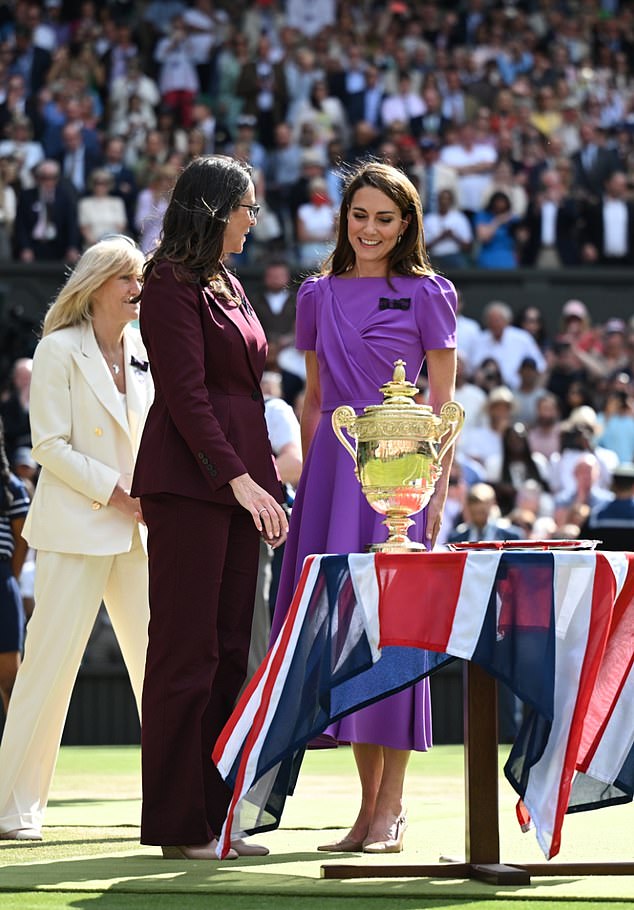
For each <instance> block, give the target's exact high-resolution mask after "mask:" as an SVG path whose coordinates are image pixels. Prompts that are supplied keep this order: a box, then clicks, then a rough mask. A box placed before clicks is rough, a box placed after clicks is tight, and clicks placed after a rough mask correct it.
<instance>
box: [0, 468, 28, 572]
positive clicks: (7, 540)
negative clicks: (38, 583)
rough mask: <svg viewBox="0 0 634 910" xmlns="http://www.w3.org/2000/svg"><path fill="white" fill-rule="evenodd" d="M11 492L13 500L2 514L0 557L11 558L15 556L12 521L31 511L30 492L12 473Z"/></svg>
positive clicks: (0, 516) (0, 517) (0, 519)
mask: <svg viewBox="0 0 634 910" xmlns="http://www.w3.org/2000/svg"><path fill="white" fill-rule="evenodd" d="M9 492H10V494H11V495H12V496H13V502H12V503H11V505H10V506H9V508H8V509H7V511H6V513H4V514H0V559H11V557H12V556H13V551H14V549H15V541H14V539H13V531H12V530H11V521H12V520H14V519H16V518H24V516H25V515H26V513H27V512H28V511H29V503H30V500H29V494H28V493H27V492H26V487H25V486H24V484H23V483H22V481H21V480H19V479H18V478H17V477H16V476H15V474H11V476H10V478H9Z"/></svg>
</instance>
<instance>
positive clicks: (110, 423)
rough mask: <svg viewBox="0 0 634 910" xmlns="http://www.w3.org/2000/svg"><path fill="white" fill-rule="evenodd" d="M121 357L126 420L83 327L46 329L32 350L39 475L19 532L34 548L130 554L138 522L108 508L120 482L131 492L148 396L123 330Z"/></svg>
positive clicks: (136, 347) (146, 380) (138, 351)
mask: <svg viewBox="0 0 634 910" xmlns="http://www.w3.org/2000/svg"><path fill="white" fill-rule="evenodd" d="M124 358H125V359H124V363H125V378H126V406H127V420H126V414H125V410H124V406H123V402H122V401H121V398H120V396H119V393H118V392H117V389H116V387H115V385H114V382H113V381H112V377H111V375H110V372H109V370H108V367H107V366H106V364H105V362H104V359H103V357H102V355H101V352H100V350H99V348H98V346H97V341H96V338H95V335H94V332H93V329H92V325H91V323H90V322H86V323H83V324H82V325H79V326H73V327H72V328H66V329H60V330H59V331H57V332H52V333H51V334H50V335H46V336H45V337H44V338H43V339H42V340H41V341H40V343H39V344H38V346H37V348H36V351H35V354H34V357H33V378H32V385H31V398H30V418H31V436H32V439H33V457H34V458H35V460H36V461H38V462H39V463H40V464H41V465H42V471H41V473H40V477H39V480H38V483H37V487H36V490H35V495H34V497H33V501H32V503H31V508H30V510H29V514H28V515H27V518H26V522H25V524H24V529H23V536H24V537H25V539H26V540H27V541H28V543H29V544H30V546H32V547H34V548H35V549H36V550H53V551H55V552H58V553H81V554H87V555H91V556H105V555H110V554H114V553H124V552H127V551H128V550H130V547H131V544H132V535H133V532H134V529H135V527H136V524H137V523H136V522H135V521H134V519H132V518H127V517H126V516H124V515H123V514H122V513H121V512H119V511H118V510H117V509H115V508H113V507H109V506H108V505H107V503H108V500H109V499H110V496H111V495H112V491H113V490H114V488H115V486H116V484H117V482H118V481H119V478H121V484H122V486H123V487H124V488H125V489H129V488H130V484H131V482H132V472H133V470H134V460H135V457H136V453H137V451H138V447H139V442H140V440H141V433H142V431H143V425H144V423H145V418H146V416H147V412H148V410H149V407H150V405H151V403H152V399H153V396H154V386H153V383H152V377H151V375H150V371H149V370H148V369H143V368H142V367H143V366H144V365H146V364H147V354H146V351H145V348H144V346H143V343H142V341H141V336H140V334H139V332H138V331H137V330H136V329H133V328H131V327H130V326H128V327H126V329H125V332H124ZM140 529H141V531H142V532H143V531H144V530H145V529H144V528H143V526H140ZM143 537H144V534H143V533H142V538H143ZM144 543H145V541H144Z"/></svg>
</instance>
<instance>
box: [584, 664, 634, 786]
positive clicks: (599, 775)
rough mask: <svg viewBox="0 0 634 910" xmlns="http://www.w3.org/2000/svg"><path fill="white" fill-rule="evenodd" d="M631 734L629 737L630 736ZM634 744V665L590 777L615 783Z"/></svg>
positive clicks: (615, 707) (592, 766) (600, 746)
mask: <svg viewBox="0 0 634 910" xmlns="http://www.w3.org/2000/svg"><path fill="white" fill-rule="evenodd" d="M628 731H629V737H628V736H627V735H625V736H624V735H623V734H624V733H625V734H627V733H628ZM633 745H634V664H633V665H632V666H631V667H630V672H629V674H628V677H627V680H626V682H625V685H624V686H623V689H622V691H621V694H620V695H619V698H618V701H617V703H616V705H615V706H614V710H613V712H612V714H611V716H610V720H609V721H608V723H607V726H606V728H605V732H604V733H603V736H602V737H601V742H600V743H599V745H598V746H597V751H596V752H595V754H594V756H593V758H592V761H591V762H590V765H589V766H588V770H587V772H586V774H587V775H588V776H589V777H593V778H595V780H601V781H604V783H607V784H611V783H613V782H614V779H615V777H616V776H617V774H618V773H619V771H620V770H621V768H622V767H623V764H624V763H625V759H626V758H627V756H628V755H629V754H630V750H631V748H632V746H633Z"/></svg>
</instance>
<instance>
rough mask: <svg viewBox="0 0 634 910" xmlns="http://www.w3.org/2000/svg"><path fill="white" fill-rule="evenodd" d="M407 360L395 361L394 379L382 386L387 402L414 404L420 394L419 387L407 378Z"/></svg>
mask: <svg viewBox="0 0 634 910" xmlns="http://www.w3.org/2000/svg"><path fill="white" fill-rule="evenodd" d="M405 366H406V362H405V361H404V360H401V359H400V358H399V359H398V360H395V361H394V372H393V374H392V379H391V380H390V381H389V382H386V383H385V385H383V386H381V389H380V391H381V392H383V396H384V398H385V404H394V405H403V404H405V405H413V404H414V401H413V399H414V396H415V395H417V394H418V387H417V386H415V385H414V384H413V383H412V382H408V381H407V379H406V378H405Z"/></svg>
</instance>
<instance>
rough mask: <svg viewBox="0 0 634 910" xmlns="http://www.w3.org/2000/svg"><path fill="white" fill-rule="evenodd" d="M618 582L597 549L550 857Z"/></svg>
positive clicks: (556, 841) (557, 844)
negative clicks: (590, 602)
mask: <svg viewBox="0 0 634 910" xmlns="http://www.w3.org/2000/svg"><path fill="white" fill-rule="evenodd" d="M615 588H616V583H615V579H614V573H613V572H612V569H611V567H610V563H609V562H608V560H607V559H606V558H605V556H603V554H601V553H597V559H596V564H595V570H594V584H593V586H592V606H591V610H590V628H589V629H588V639H587V643H586V650H585V654H584V657H583V666H582V668H581V674H580V676H579V687H578V690H577V699H576V702H575V708H574V712H573V716H572V720H571V724H570V732H569V734H568V742H567V744H566V754H565V757H564V761H563V765H562V772H561V777H560V780H559V792H558V796H557V810H556V812H555V820H554V824H553V836H552V841H551V844H550V851H549V853H548V859H552V858H553V856H557V854H558V853H559V848H560V846H561V829H562V825H563V822H564V815H565V814H566V809H567V808H568V803H569V801H570V789H571V787H572V780H573V777H574V773H575V770H576V766H577V758H578V755H579V746H580V743H581V736H582V733H583V723H584V717H585V715H586V712H587V710H588V705H589V703H590V699H591V698H592V691H593V689H594V686H595V683H596V681H597V676H598V675H599V668H600V666H601V662H602V660H603V658H604V654H605V646H606V642H607V639H608V634H609V631H610V625H611V621H612V608H613V604H614V595H615V593H616V591H615Z"/></svg>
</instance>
